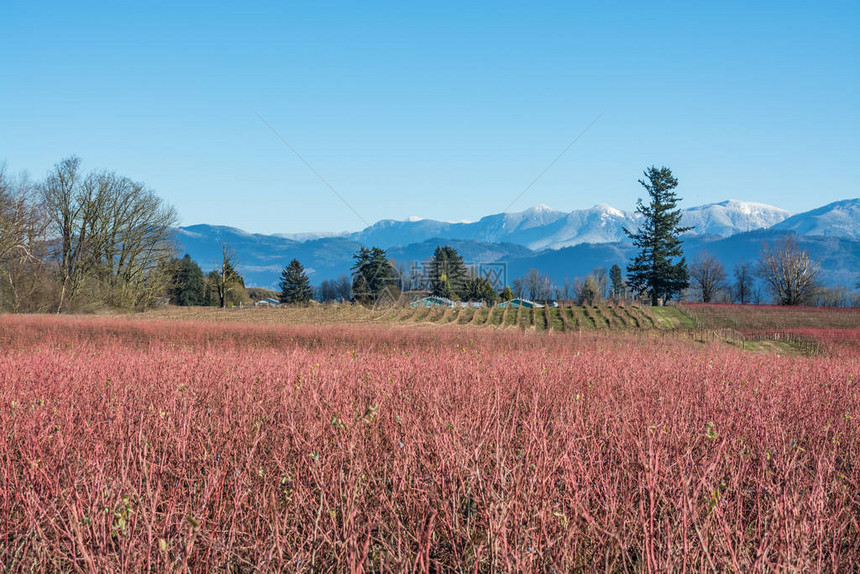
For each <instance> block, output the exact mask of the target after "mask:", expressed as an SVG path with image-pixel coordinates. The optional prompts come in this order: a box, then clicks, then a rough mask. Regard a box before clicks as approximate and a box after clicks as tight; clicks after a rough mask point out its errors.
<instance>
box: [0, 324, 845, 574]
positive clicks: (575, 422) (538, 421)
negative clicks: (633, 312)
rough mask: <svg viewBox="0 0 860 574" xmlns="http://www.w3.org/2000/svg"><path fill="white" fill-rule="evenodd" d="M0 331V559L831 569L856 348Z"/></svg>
mask: <svg viewBox="0 0 860 574" xmlns="http://www.w3.org/2000/svg"><path fill="white" fill-rule="evenodd" d="M844 351H845V352H844V353H843V354H841V355H839V356H838V357H830V356H817V357H802V356H797V357H792V356H776V355H764V354H753V353H745V352H744V351H742V350H740V349H735V348H733V347H730V346H727V345H722V344H718V343H714V344H711V345H702V344H698V343H692V342H685V341H681V340H671V339H670V340H659V339H652V338H636V337H627V336H625V335H620V334H609V335H607V334H600V333H591V334H587V335H582V336H576V335H570V334H567V335H555V334H534V333H520V332H516V331H514V332H511V331H495V330H486V331H476V330H474V329H471V330H466V329H457V328H453V327H452V328H445V329H433V330H428V329H414V328H407V327H402V328H397V327H395V328H390V327H384V326H328V327H282V326H268V327H267V326H254V325H225V324H217V323H180V322H166V321H165V322H146V321H131V320H127V319H121V318H120V319H105V318H93V319H86V318H57V317H2V318H0V562H2V564H3V567H4V570H7V571H22V570H28V571H30V570H48V571H69V570H77V571H81V570H82V571H127V572H144V571H179V570H182V571H186V570H190V571H194V572H202V571H211V570H219V571H250V570H259V571H297V572H302V571H305V572H309V571H315V572H317V571H349V572H371V571H372V572H381V571H413V572H414V571H417V572H422V571H423V572H429V571H443V570H445V571H448V570H451V571H462V572H476V571H505V572H529V571H532V572H569V571H576V570H592V569H605V570H608V571H628V570H631V571H642V570H645V571H681V572H683V571H687V572H698V571H708V570H714V571H724V570H735V571H774V570H776V571H785V570H790V571H800V570H830V571H848V570H851V569H852V568H853V567H855V566H856V562H857V557H858V556H860V525H858V520H860V470H858V460H857V457H858V452H860V440H858V422H860V419H858V418H857V417H858V414H860V396H858V390H860V389H858V384H860V382H858V371H860V353H858V351H857V348H856V347H854V348H852V349H845V350H844Z"/></svg>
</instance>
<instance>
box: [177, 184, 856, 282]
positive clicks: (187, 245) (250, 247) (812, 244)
mask: <svg viewBox="0 0 860 574" xmlns="http://www.w3.org/2000/svg"><path fill="white" fill-rule="evenodd" d="M640 218H641V216H639V215H638V214H635V213H632V212H626V211H622V210H619V209H616V208H614V207H612V206H609V205H605V204H599V205H595V206H594V207H592V208H591V209H584V210H576V211H572V212H570V213H566V212H563V211H556V210H554V209H551V208H549V207H547V206H544V205H538V206H535V207H532V208H530V209H527V210H525V211H521V212H516V213H500V214H495V215H488V216H486V217H483V218H481V219H480V220H478V221H476V222H460V223H451V222H444V221H435V220H432V219H420V218H410V219H408V220H405V221H396V220H382V221H379V222H378V223H375V224H374V225H371V226H369V227H367V228H365V229H363V230H361V231H358V232H353V233H331V232H323V233H301V234H288V233H284V234H275V235H265V234H256V233H248V232H245V231H242V230H240V229H236V228H233V227H224V226H214V225H191V226H188V227H180V228H178V229H177V231H176V236H175V237H176V240H177V242H178V243H179V244H180V247H181V249H182V250H183V251H184V252H188V253H189V254H191V257H192V258H193V259H195V260H196V261H197V262H198V263H200V265H201V267H203V268H204V270H208V269H212V268H214V267H215V266H216V265H217V264H218V261H219V257H220V249H221V248H220V244H221V243H222V242H224V243H227V244H229V245H230V246H231V247H232V248H233V249H234V250H235V251H236V254H237V256H238V259H239V269H240V271H241V272H242V274H243V276H244V277H245V280H246V284H248V285H256V286H261V287H275V286H276V285H277V283H278V279H279V275H280V272H281V270H282V269H283V268H284V266H285V265H286V263H288V262H289V260H290V259H292V258H297V259H299V261H301V262H302V263H303V264H304V265H305V267H306V268H307V269H308V273H309V275H310V276H311V280H312V282H314V283H320V282H321V281H322V280H324V279H332V278H336V277H337V276H339V275H340V274H343V273H347V274H348V273H349V268H350V267H351V266H352V254H353V253H354V252H355V251H356V250H357V249H358V248H359V247H360V246H362V245H364V246H371V245H375V246H378V247H383V248H385V249H387V250H388V253H389V256H391V257H392V258H394V259H395V260H396V261H397V262H398V263H400V264H408V263H410V262H413V261H423V260H426V259H427V258H428V257H430V256H431V255H432V253H433V250H434V249H435V247H436V245H438V244H450V245H452V246H453V247H455V248H456V249H457V250H458V251H459V252H460V253H461V255H463V257H464V258H465V259H466V260H468V261H471V262H475V263H486V264H489V263H500V264H502V263H503V264H504V265H505V266H507V275H508V277H507V281H508V282H511V281H512V280H513V278H515V277H518V276H521V275H522V274H524V273H525V272H526V271H528V269H530V268H537V269H540V270H541V272H544V273H547V274H549V275H550V276H551V277H552V278H553V279H554V280H555V281H557V282H561V281H563V279H564V278H565V277H568V278H570V279H572V278H574V277H579V276H582V275H584V274H586V273H588V272H589V271H591V269H592V268H593V267H596V266H607V267H608V266H610V265H612V264H613V263H619V264H624V263H625V262H626V261H627V260H628V258H629V257H631V256H632V254H633V252H634V250H633V246H632V245H631V244H630V242H629V240H628V239H627V237H626V235H625V234H624V228H625V227H626V228H628V229H631V230H633V229H636V228H637V227H638V224H639V222H640ZM682 224H683V225H685V226H693V227H694V229H693V230H692V231H691V232H689V233H688V234H686V235H685V237H684V246H685V252H686V254H687V258H688V260H690V259H692V257H693V256H695V254H696V253H698V252H699V251H702V250H706V251H708V252H709V253H712V254H714V255H716V256H717V257H718V258H720V260H722V261H723V263H724V264H725V265H726V266H727V268H728V267H730V266H731V265H732V264H734V263H735V262H737V261H740V260H747V261H753V260H755V259H757V258H758V254H759V251H760V250H761V247H762V245H763V244H764V243H765V242H767V241H769V240H773V239H776V238H778V237H781V236H783V235H785V234H787V233H794V234H796V235H797V236H798V241H799V242H800V243H801V245H803V246H804V247H806V248H808V249H809V250H810V252H811V253H812V254H813V255H815V256H816V257H818V258H819V259H821V260H822V268H823V270H824V274H823V279H824V281H825V282H826V283H828V284H842V285H846V286H853V285H854V283H856V281H857V279H858V278H860V275H858V272H860V199H848V200H844V201H838V202H835V203H831V204H829V205H826V206H823V207H820V208H818V209H814V210H812V211H807V212H805V213H799V214H791V213H790V212H788V211H786V210H784V209H780V208H777V207H773V206H770V205H764V204H761V203H752V202H744V201H737V200H728V201H723V202H720V203H712V204H708V205H702V206H698V207H692V208H688V209H684V210H683V211H682Z"/></svg>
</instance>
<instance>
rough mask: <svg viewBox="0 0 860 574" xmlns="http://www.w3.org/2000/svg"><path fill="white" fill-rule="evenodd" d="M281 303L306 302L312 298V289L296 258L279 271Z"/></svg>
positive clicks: (303, 269)
mask: <svg viewBox="0 0 860 574" xmlns="http://www.w3.org/2000/svg"><path fill="white" fill-rule="evenodd" d="M280 287H281V295H280V297H279V298H280V300H281V303H307V302H308V301H310V300H311V299H313V296H314V291H313V289H311V282H310V279H308V276H307V274H306V273H305V268H304V267H303V266H302V264H301V263H299V260H298V259H293V260H292V261H290V264H289V265H287V266H286V267H284V270H283V271H282V272H281V284H280Z"/></svg>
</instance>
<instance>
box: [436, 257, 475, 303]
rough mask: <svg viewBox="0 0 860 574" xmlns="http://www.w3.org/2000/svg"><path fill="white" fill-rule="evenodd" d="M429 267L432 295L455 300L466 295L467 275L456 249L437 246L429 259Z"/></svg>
mask: <svg viewBox="0 0 860 574" xmlns="http://www.w3.org/2000/svg"><path fill="white" fill-rule="evenodd" d="M429 267H430V269H429V276H430V277H429V279H430V285H431V291H432V292H433V295H437V296H439V297H448V298H450V299H457V298H459V297H463V296H464V295H466V280H467V279H468V274H467V273H466V265H465V263H463V258H462V257H461V256H460V254H459V253H457V250H456V249H454V248H453V247H451V246H449V245H445V246H444V247H443V246H439V245H437V246H436V251H435V252H434V253H433V257H432V258H431V259H430V265H429ZM446 293H447V295H446ZM451 295H453V297H452V296H451Z"/></svg>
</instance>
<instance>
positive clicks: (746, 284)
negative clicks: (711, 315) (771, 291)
mask: <svg viewBox="0 0 860 574" xmlns="http://www.w3.org/2000/svg"><path fill="white" fill-rule="evenodd" d="M733 273H734V276H735V284H734V286H733V287H732V295H733V296H734V299H735V301H737V302H738V303H740V304H741V305H745V304H747V303H749V302H751V301H752V300H753V282H754V280H755V278H754V277H753V269H752V266H751V265H750V264H749V263H745V262H743V261H741V262H740V263H736V264H735V268H734V272H733Z"/></svg>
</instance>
